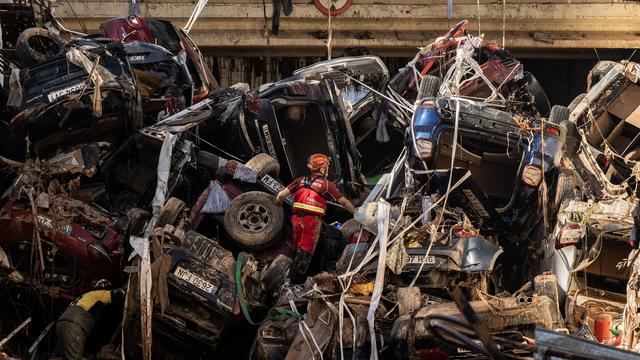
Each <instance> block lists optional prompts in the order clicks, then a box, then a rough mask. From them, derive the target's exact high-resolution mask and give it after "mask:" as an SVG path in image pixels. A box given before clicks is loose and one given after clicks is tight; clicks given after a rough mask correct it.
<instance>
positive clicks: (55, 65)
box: [3, 44, 142, 159]
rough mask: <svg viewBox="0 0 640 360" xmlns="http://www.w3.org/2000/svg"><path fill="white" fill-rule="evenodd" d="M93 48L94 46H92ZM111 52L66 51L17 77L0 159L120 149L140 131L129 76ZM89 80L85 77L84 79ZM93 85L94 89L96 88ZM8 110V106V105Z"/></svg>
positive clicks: (133, 84)
mask: <svg viewBox="0 0 640 360" xmlns="http://www.w3.org/2000/svg"><path fill="white" fill-rule="evenodd" d="M96 45H97V44H96ZM120 50H121V49H119V48H118V47H117V46H101V45H98V46H93V47H88V48H87V47H83V48H80V47H72V48H71V49H69V50H68V51H67V52H66V54H65V55H61V56H57V57H54V58H51V59H50V60H48V61H47V62H43V63H39V64H35V65H32V66H30V67H27V68H24V69H21V71H20V72H19V83H20V86H19V87H18V88H13V89H12V91H13V92H17V93H19V96H18V97H19V99H20V101H19V102H18V103H15V104H13V106H14V107H15V108H16V109H17V110H18V111H19V112H18V113H17V115H15V116H14V117H13V118H12V119H11V120H10V122H9V123H8V127H9V131H7V132H5V133H4V134H3V136H4V141H3V147H4V150H5V151H4V153H5V154H10V155H13V156H12V157H13V158H16V159H22V158H23V157H24V156H25V153H26V138H27V137H28V138H29V142H30V144H31V146H30V147H29V149H30V150H31V152H32V153H34V154H35V155H37V156H40V157H47V156H50V155H52V154H54V153H55V152H56V151H57V150H59V149H60V148H62V149H63V150H64V149H66V148H67V147H70V146H73V145H77V144H81V143H87V142H92V141H105V142H110V143H112V144H114V146H117V144H119V143H121V142H122V140H123V139H125V138H126V137H127V136H128V135H129V134H131V133H132V132H133V131H135V130H137V129H140V128H141V127H142V114H141V110H140V101H139V96H138V90H137V88H136V82H135V77H134V74H133V73H132V71H131V69H130V67H129V65H128V62H127V60H126V59H125V58H123V52H122V51H120ZM90 74H91V75H90ZM96 84H99V86H96ZM10 105H11V104H10Z"/></svg>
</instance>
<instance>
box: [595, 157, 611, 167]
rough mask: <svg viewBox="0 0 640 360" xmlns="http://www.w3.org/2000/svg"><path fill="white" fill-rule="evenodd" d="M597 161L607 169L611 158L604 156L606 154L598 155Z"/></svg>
mask: <svg viewBox="0 0 640 360" xmlns="http://www.w3.org/2000/svg"><path fill="white" fill-rule="evenodd" d="M596 161H597V162H598V165H600V167H601V168H603V169H605V170H606V169H607V168H608V167H609V159H608V158H607V157H606V156H604V154H600V155H598V157H597V158H596Z"/></svg>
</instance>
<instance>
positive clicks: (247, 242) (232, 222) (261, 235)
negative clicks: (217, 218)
mask: <svg viewBox="0 0 640 360" xmlns="http://www.w3.org/2000/svg"><path fill="white" fill-rule="evenodd" d="M273 199H274V196H273V195H270V194H267V193H265V192H262V191H249V192H246V193H244V194H240V195H238V196H237V197H236V198H235V199H233V200H231V203H230V204H229V207H228V208H227V211H226V212H225V214H224V227H225V230H226V231H227V234H228V235H229V237H230V239H231V240H232V241H234V242H235V243H236V244H237V245H238V246H239V247H241V248H243V249H246V250H260V249H263V248H265V247H267V246H269V245H270V244H271V243H272V242H273V240H275V239H276V238H277V237H278V235H279V234H280V230H281V229H282V225H283V224H284V210H283V209H282V207H281V206H278V205H276V204H275V203H274V202H273Z"/></svg>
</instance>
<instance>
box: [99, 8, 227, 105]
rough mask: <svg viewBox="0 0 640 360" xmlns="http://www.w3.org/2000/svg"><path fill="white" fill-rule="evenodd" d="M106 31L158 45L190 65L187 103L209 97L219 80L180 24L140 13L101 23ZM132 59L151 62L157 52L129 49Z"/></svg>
mask: <svg viewBox="0 0 640 360" xmlns="http://www.w3.org/2000/svg"><path fill="white" fill-rule="evenodd" d="M101 28H102V31H103V33H104V35H105V36H106V37H107V38H109V39H112V40H115V41H122V42H124V43H127V42H144V43H148V44H153V45H158V46H160V47H163V48H164V49H166V50H167V51H169V52H170V53H171V54H173V55H174V56H177V57H178V58H179V59H178V61H179V62H180V63H181V64H182V65H183V66H185V67H186V70H187V72H188V74H189V75H188V76H189V79H186V80H185V81H184V83H183V84H187V85H189V88H190V92H191V93H190V94H188V97H187V99H186V100H187V102H186V106H189V105H192V104H195V103H197V102H199V101H201V100H203V99H205V98H206V97H207V96H208V95H209V92H210V91H211V90H214V89H215V88H217V87H218V84H217V82H216V80H215V78H214V77H213V75H212V74H211V70H210V69H209V67H208V66H207V64H206V63H205V61H204V57H203V56H202V53H201V52H200V49H198V47H197V46H196V45H195V44H194V43H193V41H191V39H190V38H189V36H188V35H187V34H186V33H185V32H184V31H183V30H182V29H178V28H176V27H175V26H174V25H173V24H172V23H171V22H169V21H166V20H159V19H145V18H142V17H140V16H137V15H130V16H128V17H124V18H116V19H111V20H107V21H105V22H103V23H102V24H101ZM127 53H128V56H129V61H130V62H131V63H132V65H133V66H134V67H135V64H136V63H148V62H150V59H149V57H151V56H153V52H150V51H149V52H145V51H135V52H134V51H131V52H130V51H127Z"/></svg>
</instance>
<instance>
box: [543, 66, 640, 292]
mask: <svg viewBox="0 0 640 360" xmlns="http://www.w3.org/2000/svg"><path fill="white" fill-rule="evenodd" d="M638 70H639V67H638V64H636V63H633V62H623V63H615V62H611V61H602V62H600V63H598V64H596V66H594V68H593V70H592V71H591V73H590V75H589V79H590V82H591V83H590V85H591V87H590V89H589V91H588V92H587V93H586V94H580V95H579V96H578V97H576V99H574V100H573V102H572V103H571V104H570V105H569V107H570V109H571V110H572V111H571V115H570V116H569V120H568V121H569V122H571V123H573V124H575V127H576V128H577V129H578V135H579V137H578V140H579V142H578V150H577V152H576V154H575V156H574V157H573V158H572V159H571V160H572V161H571V163H570V164H567V165H566V166H564V168H563V170H562V172H561V175H560V177H559V179H558V182H557V184H556V188H555V194H556V195H555V199H554V202H555V206H556V211H557V213H556V214H555V218H554V219H555V221H554V223H553V224H554V226H553V228H552V229H550V232H549V233H548V234H547V236H546V237H545V238H544V259H543V263H542V265H543V269H544V270H548V271H553V272H554V273H556V274H558V284H559V286H560V289H561V295H562V296H563V299H564V295H565V294H567V295H569V296H570V298H569V299H568V301H569V302H574V303H575V301H576V300H575V299H574V297H575V296H574V295H576V294H578V293H579V292H580V289H581V288H582V287H583V286H585V284H582V281H580V279H582V277H583V276H586V277H587V279H588V281H589V283H588V284H589V286H590V287H596V288H599V289H602V290H603V291H605V290H606V291H613V292H617V293H624V292H625V283H626V281H627V279H628V273H627V272H626V271H622V270H621V269H619V266H618V264H622V263H624V259H626V258H627V257H628V254H629V243H630V242H631V244H632V245H635V246H637V245H636V244H637V235H636V234H637V223H638V222H637V211H638V210H637V206H638V201H637V197H636V196H637V185H636V184H637V179H636V177H635V173H634V172H635V170H634V169H635V168H636V166H637V164H638V160H639V159H640V157H638V150H639V149H640V148H639V147H638V146H637V145H636V139H637V137H638V134H640V123H639V122H638V114H639V113H638V106H640V87H639V86H638V84H637V81H638V79H637V74H638Z"/></svg>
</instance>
